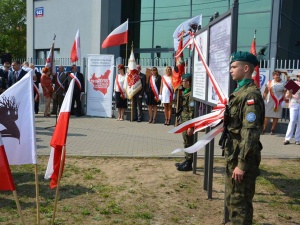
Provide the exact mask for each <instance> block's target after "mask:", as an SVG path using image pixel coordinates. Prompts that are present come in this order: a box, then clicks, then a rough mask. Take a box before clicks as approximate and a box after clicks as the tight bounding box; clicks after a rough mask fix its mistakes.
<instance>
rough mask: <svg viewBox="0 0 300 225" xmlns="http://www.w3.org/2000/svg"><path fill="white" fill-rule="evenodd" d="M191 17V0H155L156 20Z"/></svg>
mask: <svg viewBox="0 0 300 225" xmlns="http://www.w3.org/2000/svg"><path fill="white" fill-rule="evenodd" d="M184 17H190V0H181V1H174V0H159V1H155V20H159V19H174V18H184Z"/></svg>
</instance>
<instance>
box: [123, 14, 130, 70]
mask: <svg viewBox="0 0 300 225" xmlns="http://www.w3.org/2000/svg"><path fill="white" fill-rule="evenodd" d="M128 20H129V19H128V18H127V21H128ZM128 24H129V21H128ZM127 48H128V33H127V42H126V53H125V63H124V64H125V67H126V66H127V65H128V64H126V63H127ZM124 72H125V71H124Z"/></svg>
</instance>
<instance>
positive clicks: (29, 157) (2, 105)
mask: <svg viewBox="0 0 300 225" xmlns="http://www.w3.org/2000/svg"><path fill="white" fill-rule="evenodd" d="M33 102H34V101H33V80H32V76H31V73H30V72H28V73H27V74H26V75H25V76H24V77H23V78H22V79H21V80H19V81H18V82H17V83H15V84H14V85H13V86H11V87H10V88H9V89H7V90H6V91H5V92H4V93H3V94H1V95H0V132H1V134H2V140H3V144H4V147H5V151H6V155H7V158H8V162H9V164H10V165H20V164H37V153H36V136H35V124H34V123H35V122H34V111H33V104H34V103H33ZM0 180H1V178H0ZM0 182H2V181H0Z"/></svg>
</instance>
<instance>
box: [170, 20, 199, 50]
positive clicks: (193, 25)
mask: <svg viewBox="0 0 300 225" xmlns="http://www.w3.org/2000/svg"><path fill="white" fill-rule="evenodd" d="M201 24H202V15H199V16H195V17H193V18H191V19H188V20H186V21H184V22H183V23H181V24H180V25H179V26H178V27H177V28H176V30H175V31H174V34H173V38H174V50H175V52H176V51H177V48H178V42H179V40H180V36H181V34H182V32H183V45H185V43H186V42H187V41H188V40H189V39H190V34H189V31H191V32H193V33H196V31H197V30H198V26H199V25H201Z"/></svg>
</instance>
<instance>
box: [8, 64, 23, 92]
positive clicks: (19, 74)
mask: <svg viewBox="0 0 300 225" xmlns="http://www.w3.org/2000/svg"><path fill="white" fill-rule="evenodd" d="M11 66H12V68H13V72H12V73H10V74H9V75H8V81H7V86H8V87H11V86H12V85H13V84H14V83H16V82H18V81H19V80H21V79H22V78H23V77H24V76H25V75H26V74H27V72H26V71H25V70H23V69H22V68H21V63H20V61H17V60H16V61H13V62H12V63H11Z"/></svg>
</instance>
